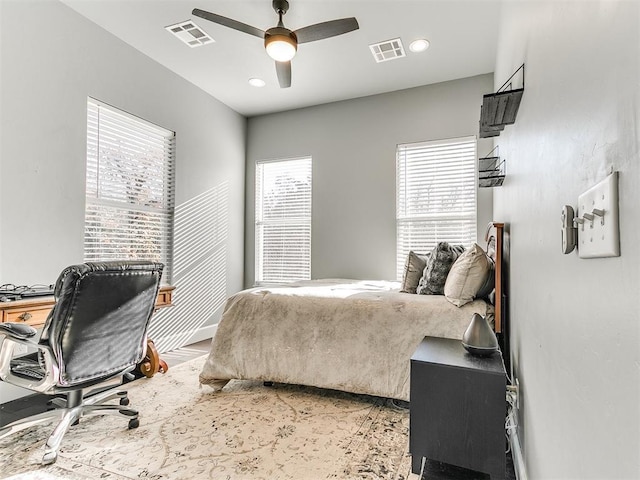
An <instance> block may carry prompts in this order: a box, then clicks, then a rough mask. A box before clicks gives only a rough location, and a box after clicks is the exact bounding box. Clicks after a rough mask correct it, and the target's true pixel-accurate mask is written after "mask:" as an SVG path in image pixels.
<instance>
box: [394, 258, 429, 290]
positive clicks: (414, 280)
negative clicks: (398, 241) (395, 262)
mask: <svg viewBox="0 0 640 480" xmlns="http://www.w3.org/2000/svg"><path fill="white" fill-rule="evenodd" d="M428 258H429V254H428V253H427V254H426V255H418V254H417V253H415V252H414V251H413V250H412V251H410V252H409V255H407V260H406V262H405V263H404V272H403V274H402V287H401V289H400V291H401V292H402V293H416V288H418V283H420V278H421V277H422V272H423V271H424V267H426V266H427V259H428Z"/></svg>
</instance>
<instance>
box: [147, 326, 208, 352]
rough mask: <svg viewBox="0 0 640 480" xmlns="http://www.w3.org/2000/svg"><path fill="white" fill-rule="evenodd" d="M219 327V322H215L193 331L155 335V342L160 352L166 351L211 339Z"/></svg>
mask: <svg viewBox="0 0 640 480" xmlns="http://www.w3.org/2000/svg"><path fill="white" fill-rule="evenodd" d="M217 328H218V324H215V325H208V326H206V327H200V328H197V329H194V330H191V331H186V332H179V333H176V334H174V335H167V336H166V337H153V343H155V345H156V348H157V349H158V352H160V353H166V352H170V351H172V350H175V349H177V348H181V347H185V346H187V345H191V344H192V343H197V342H201V341H202V340H208V339H211V338H213V336H214V335H215V333H216V329H217Z"/></svg>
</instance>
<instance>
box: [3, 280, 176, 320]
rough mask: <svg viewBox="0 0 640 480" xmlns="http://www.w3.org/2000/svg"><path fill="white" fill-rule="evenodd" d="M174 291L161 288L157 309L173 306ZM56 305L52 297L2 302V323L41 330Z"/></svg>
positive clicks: (164, 287) (167, 287) (166, 287)
mask: <svg viewBox="0 0 640 480" xmlns="http://www.w3.org/2000/svg"><path fill="white" fill-rule="evenodd" d="M174 289H175V287H172V286H170V285H162V286H161V287H160V291H159V292H158V299H157V300H156V309H159V308H164V307H170V306H171V296H172V294H173V290H174ZM54 303H55V300H54V298H53V297H52V296H48V297H32V298H26V299H23V300H13V301H11V302H0V322H3V323H4V322H17V323H26V324H27V325H31V326H32V327H34V328H40V327H42V326H43V325H44V322H45V321H46V319H47V315H49V312H50V311H51V309H52V308H53V305H54Z"/></svg>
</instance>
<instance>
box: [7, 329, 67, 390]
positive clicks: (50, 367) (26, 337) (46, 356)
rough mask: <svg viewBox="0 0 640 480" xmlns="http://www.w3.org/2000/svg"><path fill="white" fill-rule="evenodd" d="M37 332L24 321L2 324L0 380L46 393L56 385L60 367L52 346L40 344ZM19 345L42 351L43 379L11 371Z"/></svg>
mask: <svg viewBox="0 0 640 480" xmlns="http://www.w3.org/2000/svg"><path fill="white" fill-rule="evenodd" d="M34 332H35V333H34ZM36 333H37V330H36V329H35V328H33V327H30V326H29V325H24V324H22V323H2V324H0V380H3V381H5V382H7V383H11V384H13V385H17V386H19V387H23V388H27V389H29V390H33V391H36V392H43V393H46V392H48V391H49V390H50V389H51V388H52V387H53V386H54V385H55V383H56V381H57V379H58V375H59V369H58V365H57V363H56V361H55V357H54V356H53V352H52V351H51V347H50V346H49V345H43V344H39V343H38V337H37V335H36ZM17 345H25V346H27V347H28V348H32V349H37V350H38V351H39V352H40V354H41V355H42V357H41V358H42V361H43V362H44V369H45V377H44V378H43V379H42V380H39V381H37V380H32V379H26V378H22V377H20V376H16V375H14V374H13V373H12V372H11V360H12V359H13V357H14V349H15V347H16V346H17Z"/></svg>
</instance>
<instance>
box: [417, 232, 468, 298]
mask: <svg viewBox="0 0 640 480" xmlns="http://www.w3.org/2000/svg"><path fill="white" fill-rule="evenodd" d="M464 250H465V248H464V245H449V243H447V242H438V244H437V245H436V246H435V247H434V248H433V250H432V251H431V254H430V255H429V260H427V265H426V267H424V271H423V273H422V278H421V279H420V283H419V284H418V288H417V293H419V294H421V295H444V284H445V282H446V281H447V275H448V274H449V270H451V266H452V265H453V262H455V261H456V259H457V258H458V257H459V256H460V255H462V252H464Z"/></svg>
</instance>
